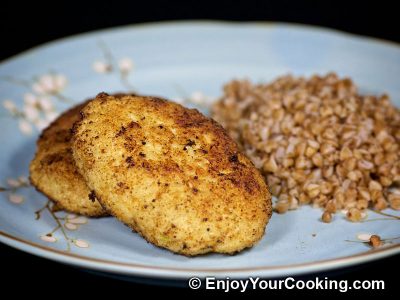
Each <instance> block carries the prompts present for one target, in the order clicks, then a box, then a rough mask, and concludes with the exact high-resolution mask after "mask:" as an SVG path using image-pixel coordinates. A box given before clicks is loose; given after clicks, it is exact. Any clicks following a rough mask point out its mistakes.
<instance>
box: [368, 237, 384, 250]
mask: <svg viewBox="0 0 400 300" xmlns="http://www.w3.org/2000/svg"><path fill="white" fill-rule="evenodd" d="M369 244H370V245H371V246H372V247H373V248H378V247H380V246H382V240H381V238H380V236H379V235H375V234H374V235H371V237H370V238H369Z"/></svg>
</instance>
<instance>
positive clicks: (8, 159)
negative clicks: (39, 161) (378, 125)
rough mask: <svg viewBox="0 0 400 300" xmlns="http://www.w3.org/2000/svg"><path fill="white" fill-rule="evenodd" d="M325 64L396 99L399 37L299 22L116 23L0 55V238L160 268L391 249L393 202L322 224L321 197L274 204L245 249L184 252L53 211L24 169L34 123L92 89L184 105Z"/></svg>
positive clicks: (277, 265) (271, 268)
mask: <svg viewBox="0 0 400 300" xmlns="http://www.w3.org/2000/svg"><path fill="white" fill-rule="evenodd" d="M329 71H335V72H337V73H338V74H339V75H343V76H351V77H352V78H353V79H354V81H355V82H356V83H357V84H358V85H359V87H360V89H361V91H362V92H366V93H373V94H380V93H383V92H387V93H389V94H390V95H391V97H392V100H393V102H394V103H395V104H397V105H400V84H399V78H400V47H399V46H397V45H395V44H390V43H388V42H383V41H377V40H373V39H367V38H361V37H356V36H351V35H347V34H343V33H339V32H335V31H330V30H324V29H319V28H313V27H308V26H297V25H287V24H264V23H251V24H243V23H221V22H173V23H161V24H154V25H141V26H133V27H123V28H118V29H112V30H104V31H99V32H94V33H89V34H83V35H79V36H76V37H72V38H67V39H62V40H58V41H56V42H52V43H49V44H47V45H45V46H41V47H38V48H35V49H33V50H30V51H27V52H25V53H23V54H21V55H18V56H16V57H14V58H11V59H9V60H6V61H4V62H2V63H1V65H0V90H1V94H0V95H1V96H0V97H1V99H0V100H1V102H2V104H3V105H2V108H0V116H1V117H0V128H1V132H0V141H1V146H0V166H1V168H0V183H1V184H0V186H1V187H2V188H1V192H0V240H1V241H2V242H4V243H6V244H8V245H11V246H13V247H16V248H19V249H21V250H24V251H26V252H30V253H32V254H35V255H39V256H42V257H46V258H48V259H53V260H56V261H60V262H63V263H67V264H71V265H76V266H80V267H83V268H88V269H94V270H99V271H103V272H112V273H116V274H119V275H134V276H143V277H153V278H168V279H179V278H188V277H189V276H191V275H198V276H204V275H216V276H230V277H244V276H256V275H258V276H263V277H272V276H284V275H294V274H303V273H307V272H314V271H326V270H328V269H333V268H338V267H344V266H349V265H354V264H358V263H363V262H367V261H371V260H375V259H379V258H382V257H385V256H388V255H392V254H395V253H399V252H400V245H399V244H398V242H399V241H400V239H396V238H398V237H399V236H400V221H399V218H398V217H397V218H396V215H397V216H399V215H400V214H399V213H398V212H395V211H391V210H387V211H385V213H387V214H388V216H382V215H377V214H375V213H372V212H370V213H369V215H368V222H362V223H350V222H348V221H346V220H345V219H344V216H342V215H340V214H338V215H337V216H336V219H335V222H334V223H332V224H324V223H322V222H321V221H319V217H320V215H321V211H320V210H319V209H313V208H311V207H303V208H301V209H299V210H297V211H294V212H290V213H287V214H284V215H274V216H273V217H272V219H271V221H270V224H269V225H268V230H267V234H266V235H265V236H264V238H263V239H262V240H261V241H260V243H259V244H258V245H257V246H255V247H253V248H252V249H250V250H247V251H243V252H241V253H239V254H237V255H234V256H224V255H216V254H213V255H206V256H201V257H195V258H188V257H184V256H180V255H174V254H172V253H171V252H168V251H166V250H162V249H160V248H157V247H154V246H153V245H151V244H148V243H146V242H145V241H144V240H143V239H142V238H140V237H139V236H138V235H137V234H134V233H132V232H131V231H130V230H129V229H128V228H127V227H126V226H124V225H122V224H120V223H119V222H118V221H116V220H115V219H113V218H103V219H90V220H88V219H85V218H82V217H76V216H73V215H67V214H65V213H63V212H59V213H56V214H51V213H50V212H49V211H48V210H47V208H46V201H47V199H46V198H45V197H44V196H42V195H41V194H39V193H38V192H36V191H35V190H34V189H33V188H32V187H30V186H29V184H28V183H27V181H26V178H27V176H28V175H29V174H28V165H29V161H30V160H31V158H32V156H33V154H34V151H35V140H36V138H37V135H38V133H39V132H40V130H41V129H42V128H43V127H44V126H46V125H47V124H48V122H49V121H51V120H52V119H53V118H54V117H55V116H56V115H57V112H60V111H62V110H64V109H66V108H68V107H69V106H71V105H72V104H73V103H78V102H80V101H82V100H83V99H86V98H88V97H91V96H94V95H96V94H97V93H98V92H100V91H106V92H110V93H111V92H119V91H128V90H132V89H134V90H135V91H137V92H139V93H141V94H151V95H162V96H164V97H167V98H171V99H178V100H177V101H183V100H179V99H191V101H189V102H187V105H189V106H194V105H195V103H200V102H201V101H200V100H203V101H208V102H210V101H213V99H214V98H215V97H218V95H220V94H221V88H222V85H223V84H224V83H225V82H227V81H229V80H231V79H233V78H250V79H251V80H253V81H269V80H272V79H274V78H275V77H276V76H279V75H282V74H286V73H293V74H295V75H310V74H313V73H321V74H324V73H326V72H329ZM37 103H39V104H40V105H39V106H40V107H41V108H40V109H37V107H38V105H37ZM200 108H201V109H203V111H204V112H206V109H205V108H203V107H200ZM48 233H53V234H52V236H48V235H46V234H48ZM362 233H363V234H362ZM360 234H361V235H360ZM369 234H378V235H380V236H381V237H382V238H383V239H385V245H384V246H383V247H381V248H378V249H375V250H373V249H371V248H370V247H369V246H368V244H367V243H363V241H362V240H363V239H364V238H366V237H368V235H369Z"/></svg>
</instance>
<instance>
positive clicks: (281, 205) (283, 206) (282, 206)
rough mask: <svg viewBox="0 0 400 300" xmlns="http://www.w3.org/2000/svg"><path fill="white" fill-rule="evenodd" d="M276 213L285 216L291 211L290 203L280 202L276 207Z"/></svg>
mask: <svg viewBox="0 0 400 300" xmlns="http://www.w3.org/2000/svg"><path fill="white" fill-rule="evenodd" d="M274 209H275V211H276V212H277V213H278V214H284V213H285V212H287V211H288V210H289V202H288V201H278V202H277V203H276V205H275V207H274Z"/></svg>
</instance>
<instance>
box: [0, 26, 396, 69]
mask: <svg viewBox="0 0 400 300" xmlns="http://www.w3.org/2000/svg"><path fill="white" fill-rule="evenodd" d="M165 25H167V26H184V25H195V26H201V25H217V26H218V25H223V26H243V25H244V26H258V27H260V28H262V27H264V28H273V27H279V26H283V27H291V28H301V29H303V30H309V31H318V32H321V33H328V34H332V35H338V36H342V37H346V38H350V39H357V40H360V41H365V42H370V43H374V44H380V45H385V46H388V47H394V48H397V49H399V50H400V42H396V41H392V40H386V39H383V38H378V37H373V36H367V35H361V34H357V33H352V32H347V31H343V30H340V29H336V28H330V27H324V26H319V25H311V24H303V23H297V22H280V21H233V20H218V19H195V20H164V21H154V22H143V23H137V24H127V25H120V26H114V27H107V28H102V29H97V30H96V29H94V30H89V31H86V32H82V33H76V34H72V35H68V36H65V37H61V38H56V39H53V40H50V41H48V42H45V43H42V44H39V45H36V46H33V47H31V48H28V49H26V50H23V51H21V52H19V53H17V54H14V55H11V56H9V57H7V58H5V59H2V60H0V66H1V65H2V64H5V63H8V62H10V61H12V60H14V59H17V58H19V57H20V56H25V55H28V54H29V53H33V52H35V51H40V50H43V49H46V48H48V47H51V46H55V45H57V44H58V43H61V42H68V41H73V40H75V39H79V38H85V37H88V36H91V35H93V34H107V33H112V32H115V31H120V30H129V29H133V30H135V29H142V28H157V27H164V26H165Z"/></svg>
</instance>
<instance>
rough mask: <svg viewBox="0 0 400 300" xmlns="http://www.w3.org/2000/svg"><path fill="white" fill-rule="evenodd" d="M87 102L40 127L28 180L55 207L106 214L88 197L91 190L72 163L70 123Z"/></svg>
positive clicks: (94, 214) (78, 212)
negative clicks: (43, 127) (46, 125)
mask: <svg viewBox="0 0 400 300" xmlns="http://www.w3.org/2000/svg"><path fill="white" fill-rule="evenodd" d="M86 103H87V102H85V103H82V104H79V105H77V106H75V107H73V108H71V109H69V110H68V111H66V112H64V113H63V114H62V115H61V116H60V117H58V118H57V119H56V120H55V121H54V122H53V123H52V124H50V125H49V126H48V127H47V128H46V129H44V130H43V132H42V134H41V135H40V137H39V139H38V141H37V151H36V154H35V157H34V159H33V160H32V162H31V164H30V181H31V183H32V185H33V186H35V188H36V189H37V190H38V191H40V192H41V193H43V194H44V195H46V196H47V197H48V198H49V199H50V200H51V201H53V202H54V203H55V204H56V205H57V207H59V208H61V209H64V210H66V211H69V212H73V213H77V214H81V215H86V216H90V217H100V216H105V215H106V213H105V211H104V210H103V209H102V207H101V206H100V204H99V203H98V202H97V201H92V200H91V199H89V194H90V190H89V188H88V187H87V185H86V183H85V181H84V179H83V178H82V176H81V175H80V174H79V172H78V170H77V169H76V167H75V162H74V160H73V158H72V150H71V147H70V140H71V130H70V129H71V127H72V125H73V123H74V122H76V121H77V120H79V112H80V110H81V109H82V108H83V107H84V106H85V105H86Z"/></svg>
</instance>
